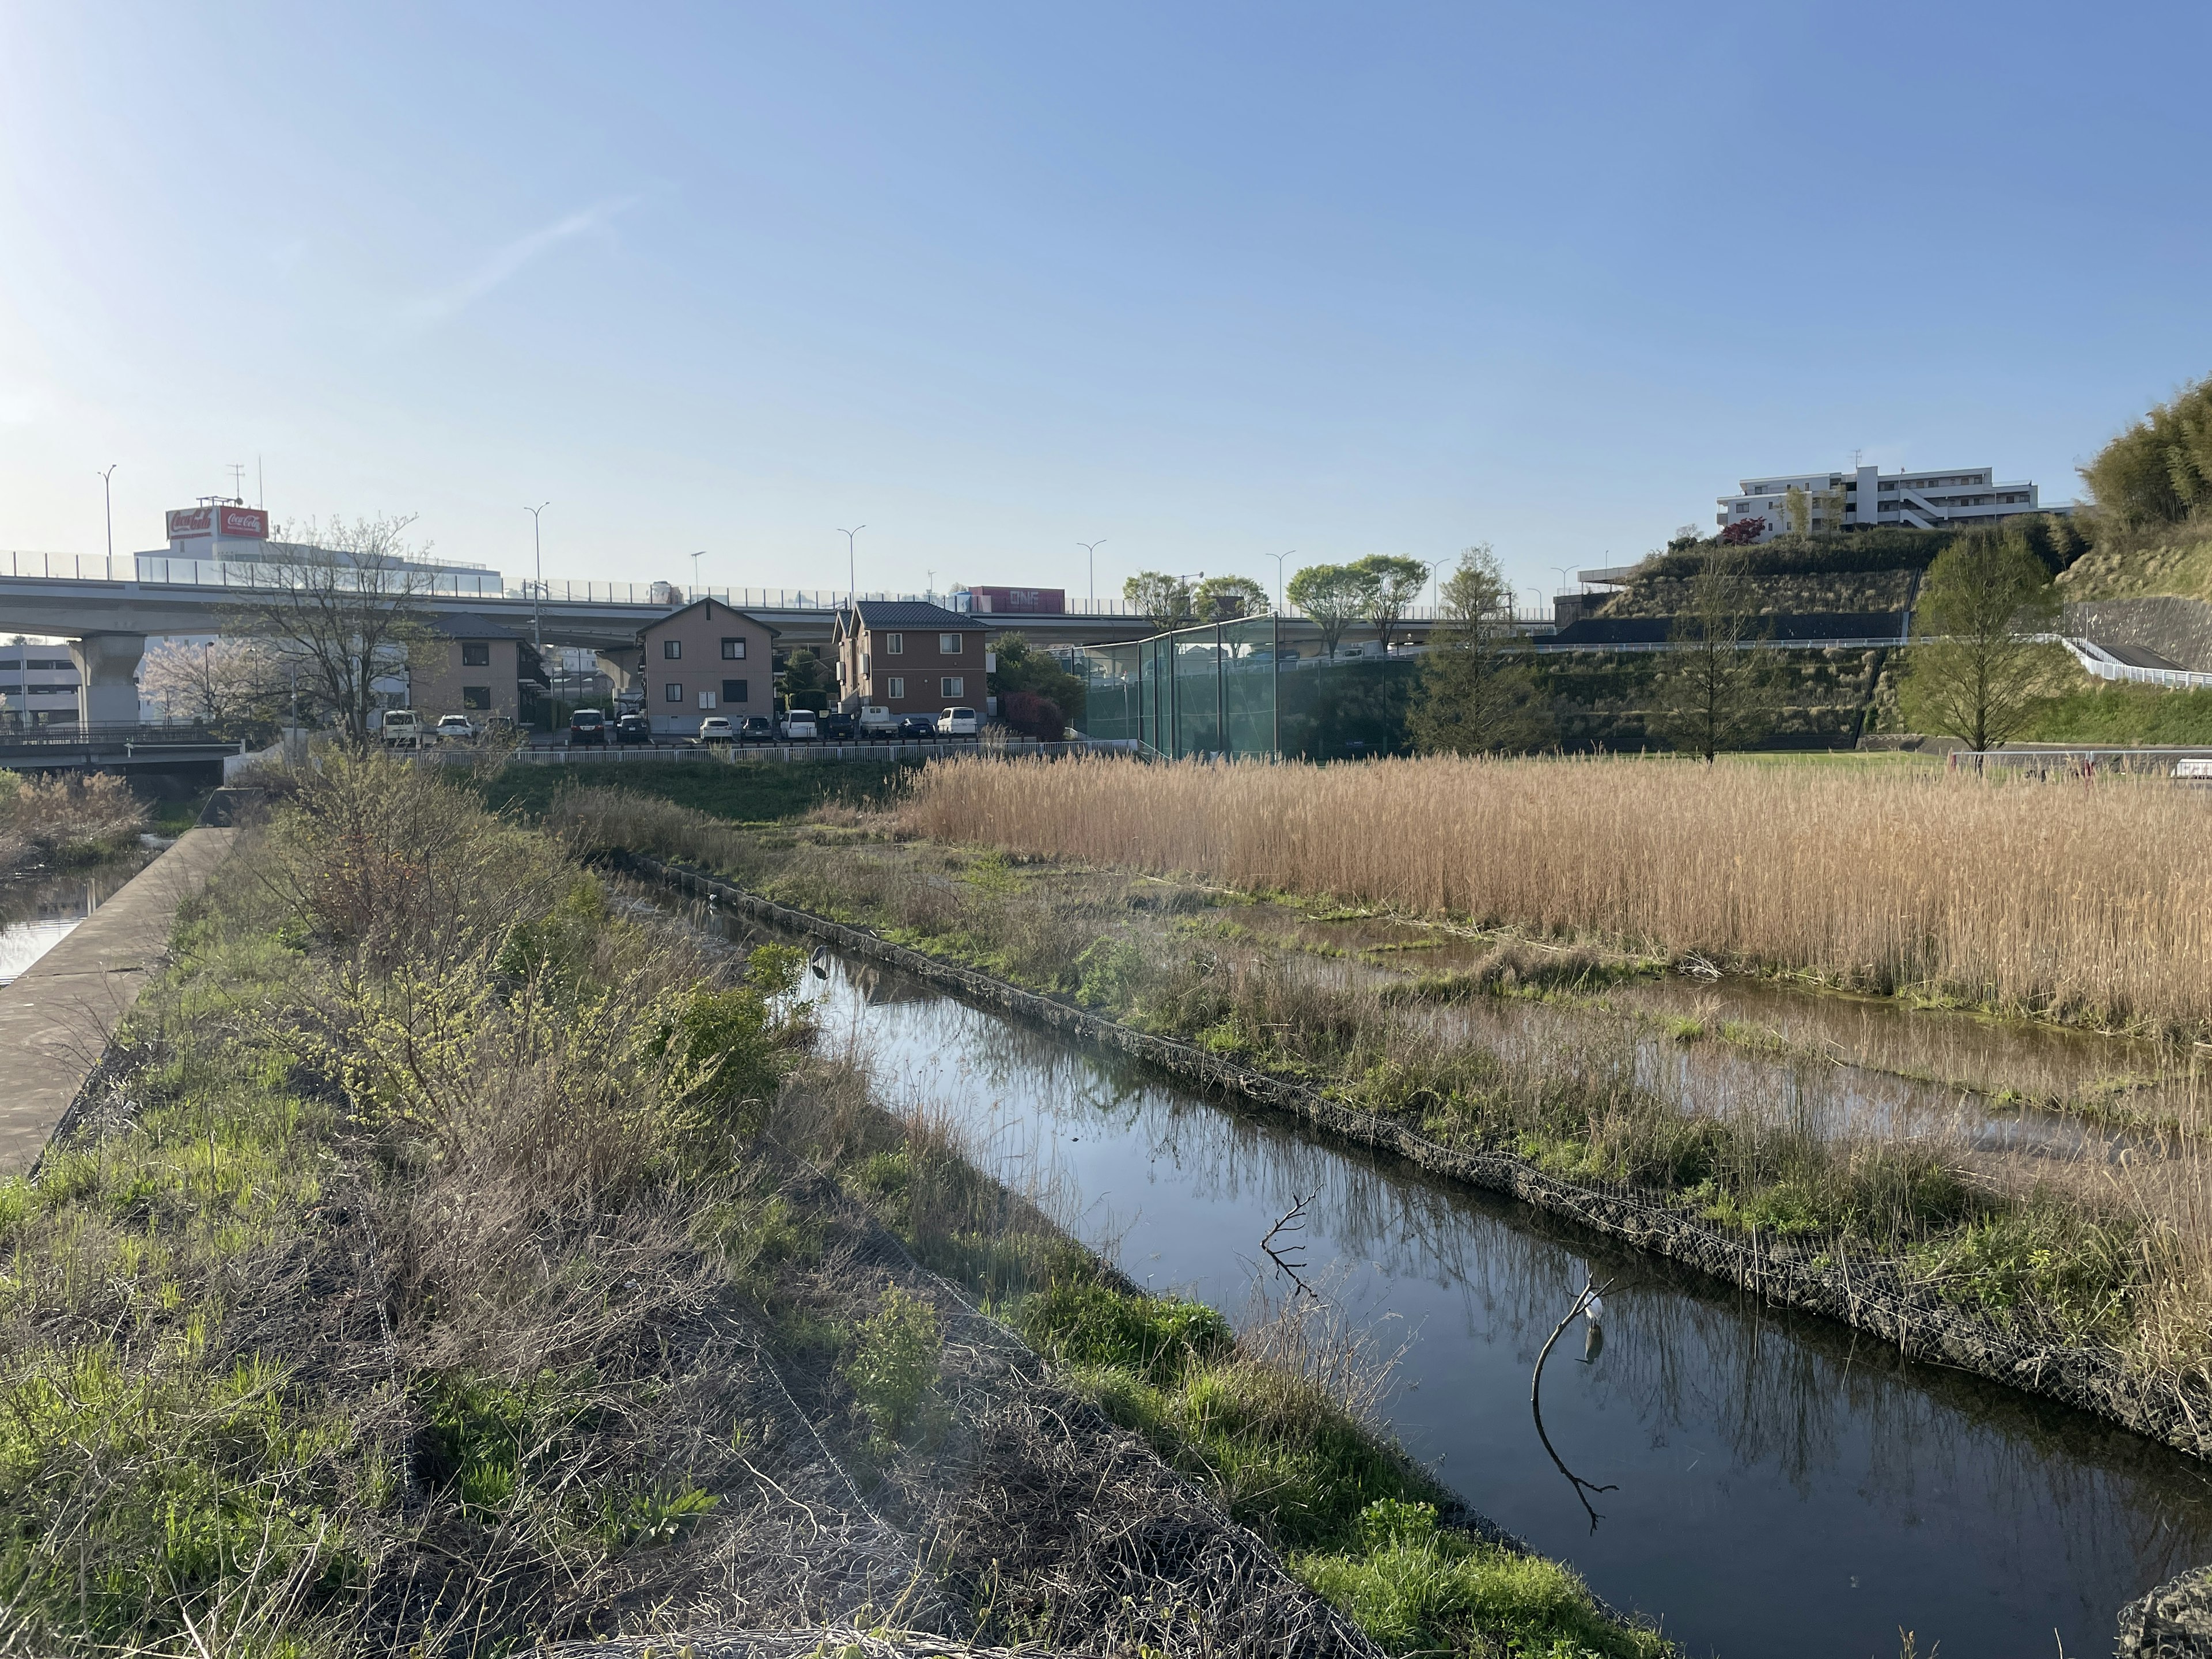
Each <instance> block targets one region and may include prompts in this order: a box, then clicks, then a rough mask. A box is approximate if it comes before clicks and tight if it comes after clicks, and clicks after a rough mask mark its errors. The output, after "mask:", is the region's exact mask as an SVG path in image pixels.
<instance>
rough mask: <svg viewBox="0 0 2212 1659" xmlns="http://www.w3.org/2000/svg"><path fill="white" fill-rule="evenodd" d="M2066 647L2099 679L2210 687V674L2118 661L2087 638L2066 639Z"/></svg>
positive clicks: (2176, 687) (2180, 687)
mask: <svg viewBox="0 0 2212 1659" xmlns="http://www.w3.org/2000/svg"><path fill="white" fill-rule="evenodd" d="M2066 648H2067V649H2068V650H2069V651H2070V652H2072V653H2074V660H2075V661H2076V662H2078V663H2080V664H2081V666H2082V667H2083V668H2085V669H2087V671H2089V672H2090V673H2092V674H2093V675H2095V676H2096V677H2097V678H2099V679H2100V680H2130V681H2133V682H2134V683H2135V684H2138V685H2162V686H2164V687H2165V688H2166V690H2169V691H2201V690H2207V689H2212V674H2199V673H2197V672H2195V671H2193V670H2191V669H2187V668H2142V667H2138V666H2137V665H2136V664H2134V663H2131V662H2122V661H2121V660H2120V659H2118V657H2115V656H2114V655H2112V653H2111V652H2109V651H2107V650H2106V649H2105V648H2104V647H2102V646H2100V645H2098V644H2096V643H2095V642H2093V641H2089V640H2075V639H2069V640H2068V641H2066Z"/></svg>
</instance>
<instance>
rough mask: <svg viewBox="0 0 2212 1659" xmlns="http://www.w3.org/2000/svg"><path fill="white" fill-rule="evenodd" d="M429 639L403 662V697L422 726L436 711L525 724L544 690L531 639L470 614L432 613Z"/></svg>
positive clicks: (481, 720) (435, 716) (432, 722)
mask: <svg viewBox="0 0 2212 1659" xmlns="http://www.w3.org/2000/svg"><path fill="white" fill-rule="evenodd" d="M428 634H429V638H428V641H425V644H424V647H423V648H422V650H421V651H419V652H416V653H414V654H415V656H416V661H415V662H412V663H410V665H409V666H408V671H407V701H408V702H409V703H410V705H411V706H412V707H413V708H414V709H415V712H416V714H420V715H421V716H422V722H423V724H424V725H426V726H435V725H436V724H437V720H438V717H439V716H440V715H441V714H466V715H467V716H468V717H469V718H470V719H471V720H475V721H476V722H477V724H478V725H479V726H481V725H483V724H484V723H485V722H487V721H493V720H497V721H504V722H506V723H507V724H508V725H510V726H513V725H527V724H529V723H530V722H531V721H532V720H534V719H536V717H537V714H538V698H539V697H541V696H544V693H545V690H546V684H545V670H544V667H543V665H541V664H540V663H539V661H538V653H537V652H536V651H535V650H533V649H532V647H531V644H530V641H528V640H527V639H526V638H525V637H524V636H523V635H521V634H520V633H518V632H517V631H516V630H515V629H512V628H509V627H508V626H507V624H506V623H498V622H494V621H493V620H492V619H491V618H490V617H479V616H475V615H472V614H470V615H461V616H445V617H437V616H434V617H430V618H429V619H428Z"/></svg>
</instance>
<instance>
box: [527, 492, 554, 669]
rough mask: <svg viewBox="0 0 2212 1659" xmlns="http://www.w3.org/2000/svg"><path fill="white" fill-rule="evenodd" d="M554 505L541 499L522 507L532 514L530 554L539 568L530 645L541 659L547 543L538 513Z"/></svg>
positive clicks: (532, 603) (533, 587) (532, 591)
mask: <svg viewBox="0 0 2212 1659" xmlns="http://www.w3.org/2000/svg"><path fill="white" fill-rule="evenodd" d="M552 505H553V503H552V502H550V501H540V502H538V505H537V506H535V507H524V508H523V509H522V510H523V511H524V512H525V513H528V514H529V515H530V554H531V557H532V558H533V559H534V560H536V561H537V568H538V580H536V581H534V582H532V584H531V585H530V645H531V648H532V650H534V651H536V652H537V653H538V654H539V656H540V658H541V659H542V658H543V657H544V652H545V619H544V617H542V616H541V615H539V614H538V608H539V606H541V605H544V602H545V545H544V542H543V541H542V540H541V539H540V538H539V537H538V514H539V513H543V512H544V510H545V509H546V508H547V507H550V506H552Z"/></svg>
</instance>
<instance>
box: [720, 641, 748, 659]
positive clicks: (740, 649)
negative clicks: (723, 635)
mask: <svg viewBox="0 0 2212 1659" xmlns="http://www.w3.org/2000/svg"><path fill="white" fill-rule="evenodd" d="M744 659H745V642H744V641H743V640H724V641H722V660H723V661H724V662H743V661H744Z"/></svg>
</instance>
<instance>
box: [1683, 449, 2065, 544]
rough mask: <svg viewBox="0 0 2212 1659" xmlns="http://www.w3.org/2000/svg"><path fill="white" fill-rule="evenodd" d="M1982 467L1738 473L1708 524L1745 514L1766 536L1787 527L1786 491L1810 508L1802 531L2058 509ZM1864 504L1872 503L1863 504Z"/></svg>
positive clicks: (1943, 522)
mask: <svg viewBox="0 0 2212 1659" xmlns="http://www.w3.org/2000/svg"><path fill="white" fill-rule="evenodd" d="M1738 483H1740V485H1741V489H1742V493H1741V495H1723V496H1721V497H1720V498H1719V501H1720V509H1721V510H1720V512H1719V513H1717V515H1716V517H1715V522H1716V523H1717V524H1718V525H1720V526H1722V528H1723V529H1725V528H1727V527H1728V526H1729V525H1732V524H1742V523H1745V522H1747V520H1752V519H1764V520H1766V529H1765V532H1764V533H1763V534H1761V535H1760V536H1759V540H1760V541H1767V540H1771V538H1774V537H1776V536H1779V535H1783V534H1784V533H1786V532H1788V530H1789V529H1790V522H1789V514H1788V512H1787V509H1786V508H1785V507H1784V502H1785V501H1786V500H1787V498H1788V496H1789V493H1790V490H1791V489H1793V488H1794V489H1802V490H1803V491H1804V492H1805V495H1806V500H1807V503H1808V506H1809V507H1810V508H1811V510H1812V513H1811V516H1812V522H1811V525H1810V526H1809V527H1810V528H1812V529H1814V530H1838V529H1842V530H1856V529H1858V528H1860V527H1862V526H1868V525H1883V524H1887V525H1901V526H1904V527H1905V528H1906V529H1908V530H1937V529H1942V528H1943V527H1945V526H1956V525H1975V524H1990V523H1993V522H1995V521H1996V520H1999V519H2008V518H2011V517H2013V516H2015V514H2017V513H2043V512H2048V511H2054V510H2055V511H2060V512H2063V511H2064V510H2065V508H2063V507H2060V508H2056V509H2052V508H2046V507H2044V506H2042V505H2041V499H2040V496H2039V492H2038V491H2037V489H2036V487H2035V486H2034V485H2033V484H2032V483H1996V471H1995V470H1994V469H1992V468H1990V467H1986V466H1960V467H1912V468H1906V469H1901V470H1899V471H1895V472H1884V471H1881V470H1879V469H1878V468H1875V467H1871V466H1863V467H1860V468H1859V469H1858V470H1857V471H1855V472H1796V473H1777V472H1770V473H1768V474H1766V475H1765V477H1757V478H1743V479H1740V480H1739V481H1738ZM1869 503H1872V505H1871V507H1869Z"/></svg>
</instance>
